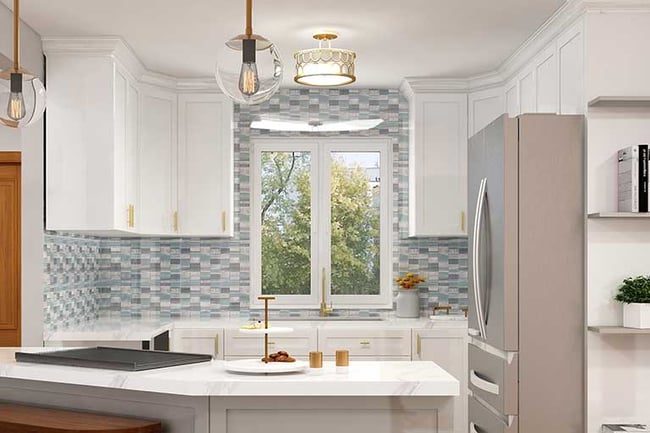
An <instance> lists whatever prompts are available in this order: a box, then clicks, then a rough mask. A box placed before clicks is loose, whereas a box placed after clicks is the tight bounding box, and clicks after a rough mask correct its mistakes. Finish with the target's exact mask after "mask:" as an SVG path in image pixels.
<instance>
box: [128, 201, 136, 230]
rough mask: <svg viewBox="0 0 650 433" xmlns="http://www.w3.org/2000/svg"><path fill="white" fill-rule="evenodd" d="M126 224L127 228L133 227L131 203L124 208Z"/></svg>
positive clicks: (132, 207)
mask: <svg viewBox="0 0 650 433" xmlns="http://www.w3.org/2000/svg"><path fill="white" fill-rule="evenodd" d="M126 226H127V227H129V228H132V227H135V206H133V205H132V204H130V205H129V207H128V208H127V210H126Z"/></svg>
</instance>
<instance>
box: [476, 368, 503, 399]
mask: <svg viewBox="0 0 650 433" xmlns="http://www.w3.org/2000/svg"><path fill="white" fill-rule="evenodd" d="M469 381H470V382H471V384H472V385H474V386H475V387H477V388H478V389H481V390H483V391H485V392H489V393H490V394H494V395H499V385H497V384H496V383H492V382H490V381H489V380H485V379H483V378H482V377H479V375H478V374H476V371H474V370H470V371H469Z"/></svg>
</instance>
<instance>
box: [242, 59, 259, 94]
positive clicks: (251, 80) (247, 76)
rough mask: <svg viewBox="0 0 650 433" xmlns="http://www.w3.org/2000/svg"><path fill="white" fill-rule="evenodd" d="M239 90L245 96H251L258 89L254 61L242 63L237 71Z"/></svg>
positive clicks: (257, 77) (257, 76)
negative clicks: (239, 70) (238, 71)
mask: <svg viewBox="0 0 650 433" xmlns="http://www.w3.org/2000/svg"><path fill="white" fill-rule="evenodd" d="M239 90H240V91H241V92H242V93H243V94H244V95H246V96H253V95H254V94H256V93H257V92H259V90H260V79H259V75H258V74H257V65H256V64H255V63H242V65H241V72H240V73H239Z"/></svg>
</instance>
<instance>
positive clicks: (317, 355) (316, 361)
mask: <svg viewBox="0 0 650 433" xmlns="http://www.w3.org/2000/svg"><path fill="white" fill-rule="evenodd" d="M309 368H323V352H309Z"/></svg>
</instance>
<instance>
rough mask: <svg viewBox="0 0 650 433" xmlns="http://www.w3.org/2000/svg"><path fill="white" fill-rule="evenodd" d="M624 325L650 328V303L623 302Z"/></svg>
mask: <svg viewBox="0 0 650 433" xmlns="http://www.w3.org/2000/svg"><path fill="white" fill-rule="evenodd" d="M623 326H624V327H626V328H636V329H650V304H623Z"/></svg>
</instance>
